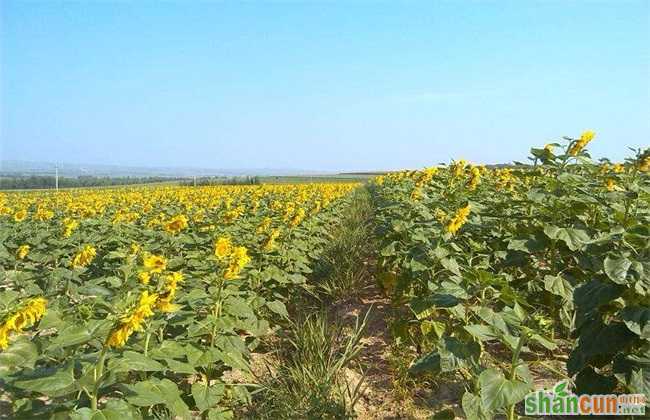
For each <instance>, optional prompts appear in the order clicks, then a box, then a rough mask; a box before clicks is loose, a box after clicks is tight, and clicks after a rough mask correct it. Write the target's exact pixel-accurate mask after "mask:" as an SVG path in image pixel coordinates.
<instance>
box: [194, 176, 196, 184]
mask: <svg viewBox="0 0 650 420" xmlns="http://www.w3.org/2000/svg"><path fill="white" fill-rule="evenodd" d="M194 186H195V187H196V175H194Z"/></svg>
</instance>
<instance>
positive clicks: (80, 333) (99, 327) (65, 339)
mask: <svg viewBox="0 0 650 420" xmlns="http://www.w3.org/2000/svg"><path fill="white" fill-rule="evenodd" d="M109 327H110V321H106V320H101V321H97V320H93V321H90V322H88V324H86V325H77V324H74V323H73V324H70V325H68V326H67V327H66V328H64V329H63V330H61V331H60V332H59V334H58V335H57V336H56V337H55V338H54V339H53V340H52V344H51V347H52V348H64V347H70V346H79V345H81V344H84V343H87V342H88V341H90V340H92V339H93V338H95V337H98V336H104V335H106V333H107V331H106V330H107V328H109Z"/></svg>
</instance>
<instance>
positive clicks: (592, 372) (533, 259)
mask: <svg viewBox="0 0 650 420" xmlns="http://www.w3.org/2000/svg"><path fill="white" fill-rule="evenodd" d="M593 137H594V133H593V132H591V131H587V132H585V133H583V135H582V136H581V137H580V138H577V139H572V138H564V140H563V141H562V142H561V143H553V144H548V145H546V146H545V147H544V148H539V149H536V148H534V149H531V157H530V164H528V165H510V166H502V167H496V168H491V169H489V168H486V167H485V166H474V165H470V164H468V163H467V162H465V161H462V160H459V161H454V162H452V164H451V165H448V166H447V165H443V166H441V167H432V168H428V169H424V170H421V171H403V172H398V173H390V174H387V175H384V176H379V177H377V178H376V179H375V180H374V182H373V184H372V185H371V186H370V189H371V192H372V194H373V197H374V201H375V204H376V219H377V220H376V224H377V236H378V237H379V238H380V241H381V245H380V249H379V250H378V269H377V271H378V274H377V279H378V281H379V283H380V284H381V287H382V288H383V289H384V290H385V292H386V293H387V294H388V295H389V296H390V297H391V300H392V302H393V305H395V306H396V307H397V308H398V309H399V308H401V312H399V313H400V314H401V316H400V317H398V318H397V319H395V320H394V321H393V323H392V326H391V332H392V335H393V340H395V342H396V344H397V345H399V346H405V347H409V346H410V347H411V348H414V349H417V350H416V354H415V356H414V360H413V363H412V364H411V365H410V368H409V374H410V375H411V376H412V377H413V378H415V380H416V381H417V380H420V381H428V383H432V381H433V382H438V383H440V382H445V381H446V382H448V383H451V382H454V383H458V382H460V384H461V386H462V387H461V391H460V392H459V396H458V397H459V398H458V399H459V400H460V404H461V406H462V412H463V413H464V414H463V416H464V417H466V418H469V419H489V418H494V417H500V416H506V417H507V418H508V419H514V418H516V417H517V411H518V410H517V407H516V405H517V403H520V402H521V401H522V400H523V398H524V396H525V395H526V394H527V393H528V392H530V391H531V390H533V389H535V388H539V385H540V381H543V380H544V379H545V377H549V376H550V377H552V378H554V379H555V380H557V379H570V380H572V381H573V382H574V383H575V389H576V393H578V394H580V393H591V394H607V393H612V392H620V393H622V392H629V393H641V394H645V395H646V396H650V176H649V171H650V150H649V151H645V152H643V151H636V154H635V155H633V156H632V157H630V158H629V159H627V160H626V161H625V162H623V163H617V164H614V163H612V162H610V161H608V160H606V159H603V160H601V161H599V162H594V161H593V160H592V159H591V158H590V156H589V154H588V152H587V149H586V146H587V144H588V143H589V142H590V141H591V140H592V139H593ZM462 389H464V391H462ZM451 417H453V414H452V415H451Z"/></svg>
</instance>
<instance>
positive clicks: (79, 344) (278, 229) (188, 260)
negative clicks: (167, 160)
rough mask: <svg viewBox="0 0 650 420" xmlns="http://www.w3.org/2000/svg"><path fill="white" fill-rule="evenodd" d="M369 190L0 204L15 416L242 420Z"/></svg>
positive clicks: (319, 187) (242, 190) (217, 192)
mask: <svg viewBox="0 0 650 420" xmlns="http://www.w3.org/2000/svg"><path fill="white" fill-rule="evenodd" d="M356 187H357V185H356V184H303V185H282V186H277V185H275V186H274V185H263V186H214V187H194V188H192V187H154V188H152V187H149V188H117V189H105V190H67V191H61V192H58V193H54V192H21V193H0V243H1V244H2V245H1V246H0V265H1V267H2V272H1V273H0V275H1V276H2V281H1V282H0V385H1V387H0V390H1V392H0V397H2V399H3V400H4V401H9V403H10V405H11V407H10V413H9V414H8V415H9V416H10V417H12V418H13V417H15V418H37V417H42V418H80V419H90V418H92V419H107V418H108V419H117V418H119V419H121V420H124V419H131V418H134V419H136V418H143V417H152V416H153V417H157V418H163V417H167V418H189V417H203V418H210V419H218V418H230V417H232V416H233V411H232V410H231V408H232V407H235V406H237V405H241V404H245V403H246V402H247V401H249V400H250V398H251V396H250V389H251V388H250V387H248V386H247V384H245V383H241V381H236V380H234V379H232V375H231V376H228V373H233V372H242V371H243V372H246V371H248V370H249V369H250V364H249V356H250V353H251V351H253V350H255V348H256V347H257V346H258V345H259V343H260V338H261V337H263V336H265V335H267V334H269V333H270V332H272V331H273V329H274V328H275V323H276V321H278V320H282V319H284V318H286V317H287V309H286V306H285V303H286V300H287V298H288V297H289V296H290V295H291V294H292V293H295V292H296V290H298V289H300V288H302V287H304V286H305V283H306V278H307V277H306V275H307V274H308V273H310V271H311V268H310V265H311V262H312V261H313V260H314V259H315V258H316V257H317V256H318V253H319V252H320V251H321V250H322V248H323V245H324V243H325V242H326V236H327V235H326V233H327V232H328V230H329V229H331V226H332V225H334V224H336V223H337V220H338V219H339V217H340V214H341V212H342V211H343V210H344V209H345V207H346V205H347V203H348V198H347V197H349V195H348V193H349V192H350V191H352V190H353V189H355V188H356ZM228 378H231V379H228ZM5 414H7V413H5Z"/></svg>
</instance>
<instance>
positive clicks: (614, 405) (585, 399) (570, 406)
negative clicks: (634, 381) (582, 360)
mask: <svg viewBox="0 0 650 420" xmlns="http://www.w3.org/2000/svg"><path fill="white" fill-rule="evenodd" d="M645 406H646V396H645V395H643V394H621V395H615V394H604V395H591V394H583V395H576V394H574V393H573V392H571V391H570V390H569V389H568V383H567V382H566V381H562V382H558V383H557V384H556V385H555V386H554V387H553V389H552V390H550V391H547V390H540V391H534V392H531V393H530V394H528V395H527V396H526V398H525V399H524V407H525V411H526V415H528V416H549V415H565V416H643V415H645Z"/></svg>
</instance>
